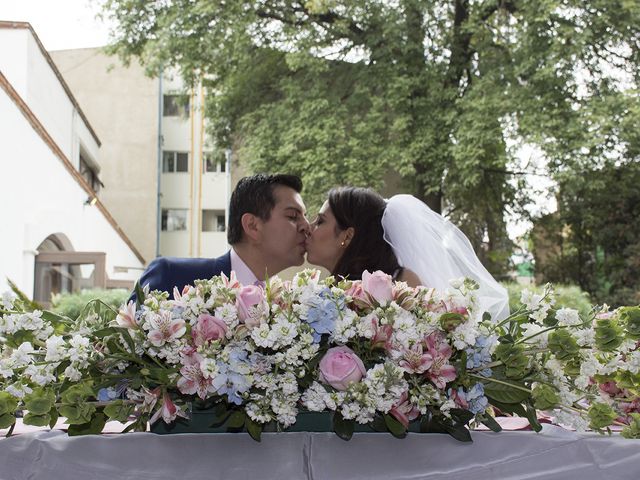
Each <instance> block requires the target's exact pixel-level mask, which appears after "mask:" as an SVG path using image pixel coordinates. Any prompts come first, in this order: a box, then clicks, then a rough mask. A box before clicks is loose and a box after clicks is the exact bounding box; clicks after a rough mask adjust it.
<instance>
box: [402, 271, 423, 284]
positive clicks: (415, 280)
mask: <svg viewBox="0 0 640 480" xmlns="http://www.w3.org/2000/svg"><path fill="white" fill-rule="evenodd" d="M398 280H399V281H401V282H406V283H407V284H408V285H409V286H410V287H417V286H418V285H421V284H422V283H421V282H420V277H418V275H416V274H415V272H413V271H412V270H409V269H408V268H403V269H402V272H401V273H400V275H398Z"/></svg>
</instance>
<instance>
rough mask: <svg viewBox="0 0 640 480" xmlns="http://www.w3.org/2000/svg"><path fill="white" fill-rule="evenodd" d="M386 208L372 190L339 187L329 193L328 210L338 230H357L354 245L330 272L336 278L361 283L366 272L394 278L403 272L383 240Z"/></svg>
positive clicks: (389, 246) (383, 202) (348, 248)
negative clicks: (360, 280)
mask: <svg viewBox="0 0 640 480" xmlns="http://www.w3.org/2000/svg"><path fill="white" fill-rule="evenodd" d="M386 206H387V204H386V202H385V201H384V199H383V198H382V197H381V196H380V195H379V194H378V193H376V192H374V191H373V190H371V189H369V188H358V187H340V188H334V189H332V190H330V191H329V207H330V208H331V212H332V213H333V215H334V217H335V218H336V223H337V228H339V229H340V230H346V229H347V228H349V227H353V229H354V235H353V238H352V239H351V242H350V243H349V245H348V246H347V248H346V249H345V251H344V253H343V254H342V256H341V257H340V258H339V259H338V262H337V263H336V266H335V267H334V269H333V272H331V273H332V274H333V275H336V276H343V277H349V278H350V279H351V280H359V279H360V278H361V277H362V272H363V271H364V270H369V271H370V272H374V271H376V270H382V271H383V272H385V273H388V274H389V275H394V273H395V272H396V271H397V270H398V269H399V268H400V265H399V264H398V259H397V258H396V256H395V254H394V253H393V250H392V249H391V245H389V244H388V243H387V242H386V241H385V240H384V230H383V229H382V214H383V213H384V210H385V208H386ZM336 233H338V232H336Z"/></svg>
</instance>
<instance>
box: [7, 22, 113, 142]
mask: <svg viewBox="0 0 640 480" xmlns="http://www.w3.org/2000/svg"><path fill="white" fill-rule="evenodd" d="M2 28H4V29H13V30H19V29H22V30H29V31H30V32H31V35H33V38H34V39H35V41H36V44H37V45H38V48H39V49H40V52H41V53H42V55H44V58H45V60H46V61H47V63H48V64H49V66H50V67H51V69H52V70H53V73H54V75H55V76H56V77H57V78H58V81H59V82H60V84H61V85H62V88H63V89H64V91H65V93H66V94H67V96H68V97H69V100H71V103H72V104H73V106H74V108H75V109H76V110H77V111H78V113H79V114H80V118H82V120H83V121H84V123H85V125H86V126H87V128H88V129H89V133H91V136H92V137H93V139H94V140H95V141H96V143H97V144H98V146H101V145H102V142H100V139H99V138H98V135H97V134H96V132H95V130H94V129H93V127H92V126H91V123H90V122H89V119H87V117H86V115H85V114H84V112H83V111H82V108H80V104H79V103H78V101H77V100H76V97H74V96H73V93H71V89H70V88H69V85H67V82H65V80H64V77H63V76H62V74H61V73H60V70H58V67H57V66H56V64H55V62H54V61H53V59H52V58H51V55H49V52H47V50H46V49H45V48H44V45H43V44H42V42H41V41H40V38H39V37H38V34H37V33H36V31H35V30H34V29H33V27H32V26H31V24H30V23H29V22H12V21H6V20H0V29H2Z"/></svg>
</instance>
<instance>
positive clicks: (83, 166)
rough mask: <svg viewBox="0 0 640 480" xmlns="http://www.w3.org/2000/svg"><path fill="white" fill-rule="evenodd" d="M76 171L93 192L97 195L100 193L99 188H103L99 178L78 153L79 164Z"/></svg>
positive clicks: (82, 155) (81, 154)
mask: <svg viewBox="0 0 640 480" xmlns="http://www.w3.org/2000/svg"><path fill="white" fill-rule="evenodd" d="M78 167H79V168H78V170H79V171H80V175H82V178H84V179H85V180H86V181H87V183H88V184H89V185H90V186H91V188H92V189H93V191H94V192H96V193H98V192H99V191H100V187H104V185H103V184H102V182H101V181H100V178H99V177H98V172H97V171H96V170H95V169H94V168H93V167H92V166H91V165H90V163H89V162H88V161H87V160H86V158H85V156H84V154H83V153H82V152H80V164H79V166H78Z"/></svg>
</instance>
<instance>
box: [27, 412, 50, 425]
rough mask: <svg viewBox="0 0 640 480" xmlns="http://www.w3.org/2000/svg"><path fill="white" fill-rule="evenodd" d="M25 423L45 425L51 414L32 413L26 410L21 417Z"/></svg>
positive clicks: (47, 423)
mask: <svg viewBox="0 0 640 480" xmlns="http://www.w3.org/2000/svg"><path fill="white" fill-rule="evenodd" d="M22 421H23V422H24V424H25V425H34V426H36V427H46V426H47V425H49V422H50V421H51V415H49V414H48V413H45V414H42V415H34V414H33V413H31V412H28V413H27V414H26V415H25V416H24V418H23V419H22Z"/></svg>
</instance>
